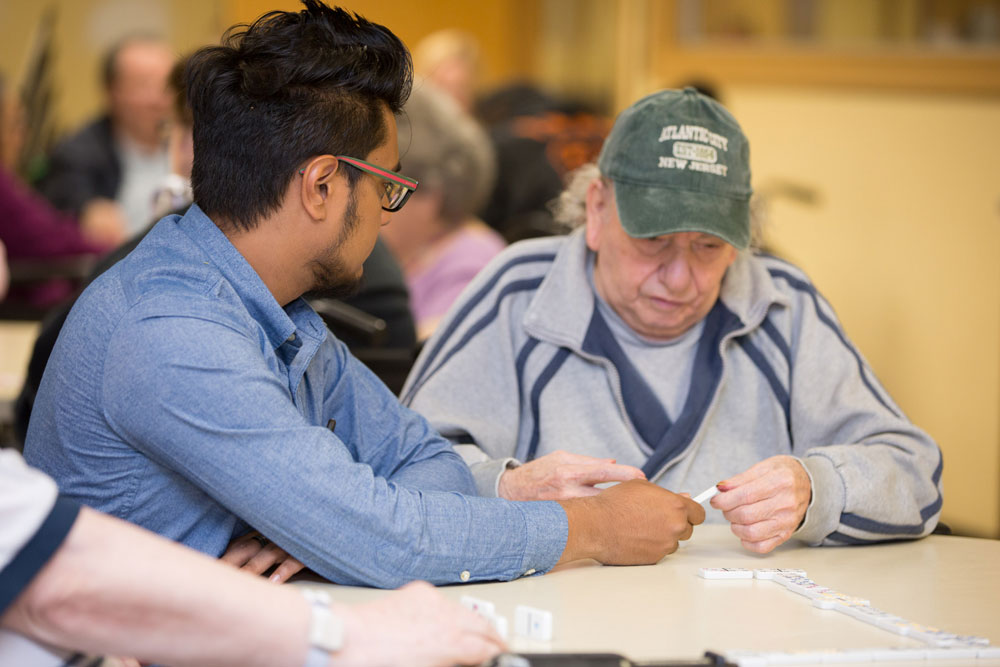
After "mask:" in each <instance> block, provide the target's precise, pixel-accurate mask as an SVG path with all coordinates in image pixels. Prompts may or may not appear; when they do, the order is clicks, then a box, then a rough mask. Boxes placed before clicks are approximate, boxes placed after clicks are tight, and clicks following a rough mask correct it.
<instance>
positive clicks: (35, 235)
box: [0, 169, 107, 307]
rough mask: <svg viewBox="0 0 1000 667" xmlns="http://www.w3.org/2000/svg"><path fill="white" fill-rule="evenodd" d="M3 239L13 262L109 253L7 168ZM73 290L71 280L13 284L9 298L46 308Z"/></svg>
mask: <svg viewBox="0 0 1000 667" xmlns="http://www.w3.org/2000/svg"><path fill="white" fill-rule="evenodd" d="M0 240H2V241H3V243H4V245H5V246H7V260H8V262H11V263H13V262H16V261H17V260H22V259H56V258H60V257H71V256H74V255H95V254H100V253H103V252H104V251H106V250H107V248H106V247H104V246H100V245H97V244H94V243H91V242H90V241H88V240H87V239H86V238H85V237H84V236H83V232H81V231H80V227H79V226H78V225H77V224H76V221H75V220H73V218H70V217H68V216H65V215H63V214H62V213H60V212H58V211H57V210H55V209H54V208H52V206H51V205H49V203H48V202H46V201H45V200H44V199H42V198H41V197H40V196H39V195H37V194H35V193H34V192H32V191H31V189H30V188H28V186H26V185H24V184H23V183H21V182H19V181H18V180H16V179H15V178H14V177H13V176H12V175H11V174H10V173H9V172H7V171H6V170H4V169H0ZM12 278H13V276H12ZM73 289H74V286H73V284H72V283H71V282H70V281H67V280H51V281H46V282H44V283H38V284H36V285H25V286H18V287H15V286H14V285H11V290H10V294H9V295H8V297H7V298H8V299H11V300H14V299H16V300H18V301H22V302H26V303H30V304H32V305H35V306H40V307H45V306H49V305H52V304H55V303H56V302H58V301H60V300H62V299H63V298H65V297H66V296H68V295H69V294H70V293H71V292H72V291H73Z"/></svg>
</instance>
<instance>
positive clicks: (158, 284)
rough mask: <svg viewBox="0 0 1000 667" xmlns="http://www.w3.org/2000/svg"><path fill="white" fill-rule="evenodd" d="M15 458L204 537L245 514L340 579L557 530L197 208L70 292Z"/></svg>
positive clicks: (534, 560) (561, 523)
mask: <svg viewBox="0 0 1000 667" xmlns="http://www.w3.org/2000/svg"><path fill="white" fill-rule="evenodd" d="M470 381H476V380H475V379H471V380H470ZM330 419H335V420H336V429H335V431H334V432H331V431H330V429H328V428H327V427H326V425H327V422H328V420H330ZM25 456H26V458H27V460H28V461H29V462H30V463H31V464H32V465H34V466H36V467H38V468H40V469H42V470H43V471H45V472H47V473H48V474H50V475H51V476H52V477H54V478H55V479H56V481H57V482H58V484H59V488H60V490H61V491H62V492H63V493H64V494H65V495H67V496H69V497H71V498H73V499H76V500H79V501H80V502H83V503H85V504H87V505H89V506H91V507H94V508H96V509H99V510H102V511H104V512H107V513H109V514H112V515H114V516H117V517H120V518H122V519H126V520H128V521H131V522H133V523H136V524H138V525H140V526H143V527H145V528H148V529H150V530H152V531H155V532H157V533H160V534H161V535H164V536H166V537H169V538H171V539H173V540H177V541H179V542H183V543H184V544H186V545H188V546H191V547H193V548H195V549H198V550H199V551H203V552H205V553H207V554H211V555H213V556H218V555H220V554H221V553H222V552H223V551H224V550H225V548H226V546H227V545H228V543H229V541H230V540H231V539H232V538H233V537H234V536H236V535H239V534H240V533H241V532H243V531H245V530H246V529H247V524H249V525H251V526H253V527H254V528H257V529H258V530H260V531H261V532H262V533H263V534H265V535H267V536H268V537H270V538H271V539H272V540H274V541H275V542H276V543H277V544H278V545H279V546H281V547H282V548H283V549H285V550H286V551H288V552H289V553H290V554H292V555H293V556H295V557H296V558H298V559H299V560H301V561H302V562H303V563H305V564H306V565H307V566H308V567H310V568H312V569H313V570H314V571H316V572H317V573H319V574H321V575H322V576H324V577H326V578H328V579H331V580H333V581H337V582H341V583H348V584H362V585H374V586H380V587H395V586H399V585H401V584H403V583H405V582H407V581H411V580H413V579H427V580H429V581H431V582H433V583H449V582H457V581H466V580H467V581H482V580H493V579H501V580H507V579H513V578H515V577H518V576H521V575H523V574H525V573H529V572H531V571H532V570H535V571H538V572H543V571H545V570H548V569H549V568H551V567H552V566H553V565H554V564H555V563H556V561H557V560H558V559H559V557H560V555H561V553H562V550H563V548H564V547H565V543H566V537H567V531H568V526H567V521H566V515H565V513H564V512H563V510H562V508H561V507H559V505H558V504H556V503H552V502H530V503H527V502H521V503H514V502H507V501H504V500H499V499H494V498H480V497H476V496H474V495H473V494H474V493H475V487H474V484H473V481H472V476H471V474H470V472H469V470H468V468H467V467H466V465H465V463H464V462H463V461H462V460H461V458H460V457H459V456H458V455H457V454H456V453H455V452H454V450H453V449H452V448H451V446H450V445H449V443H448V442H447V441H446V440H444V439H443V438H442V437H441V436H439V435H438V434H437V433H436V432H435V431H433V430H432V428H431V427H430V426H429V425H428V423H427V422H426V421H425V420H424V419H423V418H422V417H421V416H420V415H418V414H417V413H415V412H413V411H411V410H409V409H407V408H404V407H402V406H401V405H400V404H399V402H398V401H397V400H396V397H395V396H393V395H392V393H391V392H390V391H389V390H388V389H387V388H386V387H385V385H384V384H382V383H381V382H380V381H379V380H378V378H376V377H375V376H374V375H373V374H372V373H371V372H370V371H369V370H368V369H367V368H365V366H364V365H362V364H361V363H360V362H359V361H357V360H356V359H355V358H354V357H352V356H351V354H350V353H349V352H348V351H347V348H346V347H345V346H344V344H343V343H342V342H340V341H339V340H337V339H336V338H335V337H334V336H333V335H332V334H331V333H330V332H329V331H328V330H327V329H326V327H325V325H324V323H323V321H322V319H321V318H320V317H319V316H318V315H317V314H316V313H315V312H314V311H313V310H312V309H311V308H310V307H309V305H308V304H307V303H306V302H305V301H303V300H301V299H299V300H296V301H293V302H292V303H290V304H288V305H287V306H286V307H285V308H282V307H281V306H279V305H278V303H277V301H275V299H274V297H273V296H272V295H271V293H270V292H269V291H268V289H267V287H266V286H265V285H264V283H263V282H262V281H261V279H260V277H259V276H258V275H257V274H256V272H255V271H254V270H253V268H252V267H251V266H250V265H249V264H248V263H247V262H246V260H245V259H244V258H243V256H242V255H240V253H239V252H238V251H237V250H236V248H234V247H233V245H232V244H231V243H230V242H229V240H228V239H227V238H226V236H225V235H224V234H223V233H222V232H221V231H220V230H219V229H218V228H217V227H216V226H215V224H214V223H213V222H212V221H211V220H210V219H209V218H208V217H207V216H206V215H205V214H204V213H203V212H202V211H201V209H200V208H198V206H197V205H194V206H192V207H191V208H190V209H189V210H188V212H187V213H186V214H185V215H184V216H183V217H181V216H176V215H174V216H169V217H166V218H164V219H163V220H161V221H160V222H159V223H157V225H156V227H155V228H154V229H153V230H152V231H151V232H150V233H149V234H148V236H147V237H146V238H145V239H144V240H143V241H142V243H140V244H139V246H138V247H137V248H136V249H135V250H134V251H133V252H132V253H131V254H130V255H129V256H128V257H126V258H125V259H123V260H122V261H121V262H119V263H118V264H116V265H115V266H114V267H113V268H111V269H110V270H109V271H107V272H106V273H105V274H103V275H102V276H101V277H100V278H99V279H97V280H96V281H95V282H94V283H93V284H92V285H91V286H90V287H88V288H87V290H86V291H85V292H84V293H83V295H82V296H81V297H80V299H79V300H78V301H77V303H76V305H75V306H74V308H73V310H72V312H71V313H70V315H69V318H68V319H67V320H66V324H65V326H64V327H63V329H62V332H61V333H60V335H59V340H58V341H57V343H56V345H55V348H54V349H53V351H52V356H51V358H50V359H49V363H48V367H47V368H46V371H45V375H44V377H43V379H42V383H41V387H40V389H39V393H38V396H37V398H36V402H35V405H34V409H33V412H32V419H31V424H30V427H29V429H28V438H27V443H26V445H25Z"/></svg>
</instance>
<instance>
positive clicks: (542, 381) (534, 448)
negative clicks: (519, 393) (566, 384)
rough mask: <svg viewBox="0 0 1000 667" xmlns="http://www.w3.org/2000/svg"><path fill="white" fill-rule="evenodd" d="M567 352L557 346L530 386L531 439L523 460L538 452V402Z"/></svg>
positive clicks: (527, 459)
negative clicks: (557, 348) (556, 349)
mask: <svg viewBox="0 0 1000 667" xmlns="http://www.w3.org/2000/svg"><path fill="white" fill-rule="evenodd" d="M569 353H570V350H569V348H565V347H561V348H559V351H558V352H556V353H555V355H554V356H553V357H552V359H551V360H550V361H549V363H548V365H547V366H546V367H545V368H544V369H543V370H542V373H541V375H539V376H538V379H536V380H535V385H534V386H533V387H532V388H531V419H532V427H531V441H530V442H529V443H528V453H527V455H526V456H525V457H524V460H525V461H530V460H532V459H533V458H535V454H536V453H537V452H538V441H539V439H540V438H541V431H542V429H541V418H540V416H539V410H538V404H539V402H540V401H541V397H542V390H543V389H545V385H547V384H548V383H549V380H551V379H552V377H553V376H554V375H555V374H556V372H557V371H558V370H559V369H560V368H561V367H562V365H563V363H564V362H565V361H566V358H567V357H569Z"/></svg>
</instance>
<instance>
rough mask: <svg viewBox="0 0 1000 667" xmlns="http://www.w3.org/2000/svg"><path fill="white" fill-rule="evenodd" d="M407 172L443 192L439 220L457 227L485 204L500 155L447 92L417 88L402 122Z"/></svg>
mask: <svg viewBox="0 0 1000 667" xmlns="http://www.w3.org/2000/svg"><path fill="white" fill-rule="evenodd" d="M399 148H400V154H401V155H402V157H401V160H402V164H403V172H404V173H405V174H406V175H407V176H411V177H413V178H415V179H417V180H418V181H419V182H420V188H427V189H429V190H436V191H440V192H441V195H442V200H441V214H440V215H441V218H443V219H444V220H446V221H448V222H451V223H454V224H458V223H460V222H462V221H463V220H465V219H467V218H468V217H469V216H471V215H474V214H475V213H476V212H478V210H479V209H480V208H481V207H482V205H483V204H484V203H485V202H486V198H487V197H488V196H489V194H490V192H491V191H492V189H493V182H494V179H495V177H496V156H495V154H494V152H493V145H492V144H491V143H490V139H489V137H488V136H487V135H486V131H485V130H483V128H482V127H481V126H480V125H479V123H478V122H476V120H475V119H473V118H472V117H471V116H469V115H468V114H467V113H465V112H464V111H462V109H461V108H459V106H458V105H457V104H456V103H455V102H454V101H452V100H451V98H449V97H447V96H446V95H444V94H443V93H441V92H439V91H437V90H435V89H434V88H432V87H431V86H421V87H419V88H415V89H414V91H413V94H412V95H411V96H410V99H409V100H408V101H407V103H406V105H405V106H404V107H403V115H402V116H401V118H400V122H399Z"/></svg>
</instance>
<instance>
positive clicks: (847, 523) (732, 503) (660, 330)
mask: <svg viewBox="0 0 1000 667" xmlns="http://www.w3.org/2000/svg"><path fill="white" fill-rule="evenodd" d="M598 167H599V171H598V169H597V168H594V167H593V166H591V167H589V168H585V169H584V171H583V172H582V173H578V174H577V175H576V178H575V180H574V181H573V182H572V183H571V185H570V186H569V188H568V190H567V191H566V192H565V193H564V194H563V196H562V199H561V215H562V217H563V219H564V220H567V221H571V222H574V223H576V224H578V225H583V226H582V228H580V229H577V230H575V231H574V232H573V233H572V234H570V235H569V236H568V237H563V238H549V239H541V240H533V241H529V242H525V243H522V244H517V245H516V246H514V247H512V248H510V249H508V250H507V251H505V253H504V254H502V255H500V256H499V257H497V258H496V259H495V260H494V262H493V263H492V264H491V266H490V267H488V268H487V269H486V270H485V271H484V272H483V273H482V274H480V276H479V277H478V278H477V279H476V281H475V282H474V283H473V284H472V285H470V287H469V289H468V290H466V292H465V294H464V296H463V298H462V299H460V300H459V301H458V302H457V303H456V305H455V307H454V308H453V309H452V311H451V313H450V314H449V316H448V317H447V318H446V319H445V320H444V322H442V325H441V328H440V330H439V333H438V334H437V335H436V336H435V337H434V338H432V339H431V340H430V341H429V342H428V344H427V345H426V346H425V348H424V351H423V353H422V355H421V357H420V359H418V361H417V364H416V365H415V367H414V369H413V371H412V373H411V375H410V377H409V379H408V380H407V385H406V387H404V390H403V400H404V402H405V403H406V404H407V405H409V406H410V407H412V408H414V409H416V410H417V411H419V412H421V413H422V414H424V415H425V416H427V417H428V418H429V419H430V420H431V422H432V424H433V425H434V426H436V427H437V429H438V430H439V431H440V432H441V433H442V434H444V435H446V436H447V437H449V438H450V439H452V441H453V442H456V443H459V445H460V446H459V451H460V452H462V453H463V455H464V456H465V458H466V460H467V461H469V462H470V464H471V465H472V467H473V470H474V473H475V475H476V478H477V485H478V487H479V489H480V492H481V493H483V494H489V495H500V496H502V497H506V498H516V499H528V498H568V497H572V496H575V495H587V494H591V493H595V492H596V488H595V486H596V485H597V484H599V483H601V482H608V481H616V480H625V479H631V478H634V477H641V476H645V477H647V478H648V479H649V480H651V481H655V482H656V483H658V484H660V485H661V486H664V487H667V488H671V489H674V490H676V491H685V492H689V493H697V492H699V491H701V490H702V489H705V488H711V487H712V486H713V485H716V484H717V488H718V489H719V491H721V493H720V494H719V495H717V496H716V497H715V498H713V499H712V500H711V505H712V507H714V508H716V509H718V510H721V512H722V513H721V515H719V514H718V513H715V516H714V517H711V518H712V519H714V520H717V521H718V520H722V518H725V520H728V521H729V522H730V523H731V524H732V530H733V532H734V533H735V534H736V535H737V536H739V537H740V538H741V539H742V541H743V544H744V545H745V546H746V547H747V548H748V549H751V550H753V551H758V552H767V551H770V550H771V549H773V548H774V547H776V546H777V545H779V544H781V543H782V542H784V541H785V540H787V539H789V537H791V536H793V535H794V536H795V537H796V538H798V539H801V540H803V541H805V542H808V543H810V544H817V545H818V544H855V543H867V542H871V541H876V540H883V539H897V538H906V537H918V536H921V535H925V534H927V533H928V532H930V531H931V530H932V529H933V528H934V525H935V523H936V521H937V517H938V515H939V512H940V509H941V488H940V482H941V465H942V463H941V453H940V451H939V450H938V447H937V446H936V445H935V443H934V442H933V441H932V440H931V439H930V438H929V437H928V436H927V435H926V434H925V433H923V432H922V431H921V430H919V429H918V428H916V427H915V426H913V425H912V424H911V423H910V422H909V421H908V420H907V419H906V418H905V417H904V416H903V414H902V412H901V411H900V409H899V408H898V407H897V406H896V405H895V404H894V403H893V402H892V399H890V398H889V396H888V395H887V393H886V392H885V390H884V389H883V388H882V387H881V386H880V385H879V383H878V381H877V380H876V379H875V377H874V375H873V374H872V371H871V369H870V368H869V367H868V366H867V364H865V362H864V360H863V359H862V358H861V356H860V354H859V353H858V351H857V350H856V349H855V347H854V346H853V345H852V344H851V343H850V341H849V340H848V339H847V337H846V335H845V334H844V331H843V330H842V329H841V327H840V325H839V324H838V323H837V320H836V318H835V316H834V314H833V311H832V309H831V308H830V305H829V304H828V303H827V302H826V301H824V300H823V298H822V297H821V296H820V295H819V293H818V292H817V291H816V288H815V287H813V285H812V284H811V283H810V282H809V279H808V278H807V277H806V276H805V275H804V274H803V273H802V272H801V271H800V270H799V269H797V268H796V267H794V266H792V265H790V264H788V263H787V262H784V261H781V260H779V259H775V258H772V257H767V256H763V255H758V254H754V253H753V252H750V251H748V250H747V249H748V246H749V243H750V214H749V206H748V202H749V198H750V194H751V189H750V169H749V149H748V146H747V140H746V137H745V136H744V135H743V133H742V131H741V130H740V127H739V125H738V124H737V123H736V121H735V119H734V118H733V117H732V116H731V115H730V114H729V113H728V112H727V111H726V110H725V109H724V108H722V107H721V106H720V105H719V104H717V103H716V102H714V101H713V100H711V99H709V98H707V97H704V96H702V95H700V94H699V93H697V92H696V91H694V90H693V89H686V90H684V91H663V92H659V93H656V94H653V95H650V96H648V97H646V98H644V99H642V100H640V101H639V102H637V103H636V104H634V105H633V106H632V107H631V108H629V109H628V110H626V111H625V112H624V113H623V114H622V115H621V116H620V117H619V118H618V119H617V121H616V123H615V126H614V128H613V130H612V132H611V135H610V136H609V138H608V140H607V141H606V143H605V145H604V148H603V150H602V152H601V155H600V159H599V163H598ZM561 450H569V451H570V452H573V453H572V454H569V453H566V452H564V451H561ZM720 480H721V481H720Z"/></svg>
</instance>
